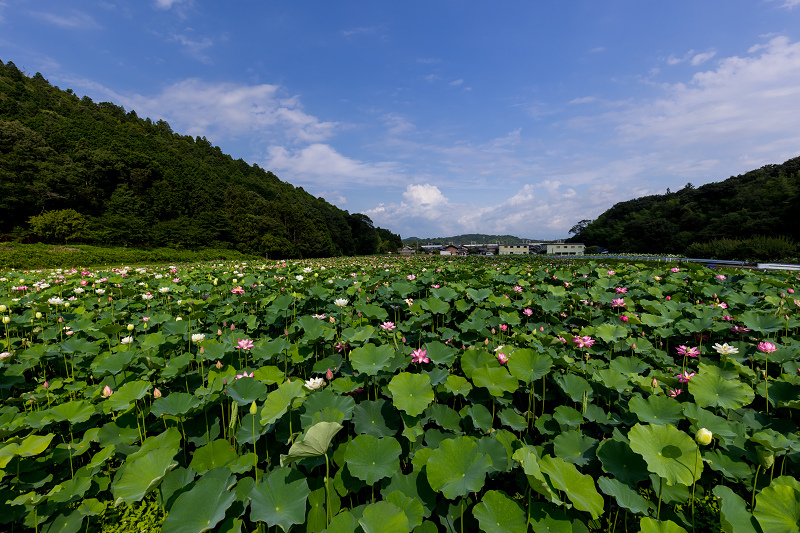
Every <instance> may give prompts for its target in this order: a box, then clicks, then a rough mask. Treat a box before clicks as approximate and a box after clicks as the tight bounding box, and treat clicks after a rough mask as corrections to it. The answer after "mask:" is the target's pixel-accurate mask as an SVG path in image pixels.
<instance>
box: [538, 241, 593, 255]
mask: <svg viewBox="0 0 800 533" xmlns="http://www.w3.org/2000/svg"><path fill="white" fill-rule="evenodd" d="M585 249H586V245H585V244H580V243H569V244H567V243H563V242H555V243H548V244H547V254H548V255H583V251H584V250H585Z"/></svg>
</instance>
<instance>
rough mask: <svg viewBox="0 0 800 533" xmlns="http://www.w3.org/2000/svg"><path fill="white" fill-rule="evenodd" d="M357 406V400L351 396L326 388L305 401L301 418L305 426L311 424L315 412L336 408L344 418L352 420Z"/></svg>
mask: <svg viewBox="0 0 800 533" xmlns="http://www.w3.org/2000/svg"><path fill="white" fill-rule="evenodd" d="M355 406H356V402H355V400H353V398H351V397H350V396H342V395H341V394H336V393H335V392H333V391H332V390H331V389H330V388H326V389H323V390H321V391H318V392H315V393H314V394H311V395H310V396H309V397H308V399H306V401H305V402H303V407H305V412H304V413H303V414H301V415H300V420H301V421H302V422H303V426H309V425H311V419H312V417H313V416H314V414H315V413H318V412H320V411H322V410H323V409H325V408H330V409H336V410H337V411H339V412H341V414H342V415H343V420H350V417H351V416H352V413H353V409H354V408H355Z"/></svg>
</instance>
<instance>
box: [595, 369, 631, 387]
mask: <svg viewBox="0 0 800 533" xmlns="http://www.w3.org/2000/svg"><path fill="white" fill-rule="evenodd" d="M592 379H593V380H594V381H596V382H598V383H602V384H603V386H604V387H606V388H608V389H611V390H613V391H617V392H623V391H625V390H627V389H630V388H631V383H630V381H629V380H628V378H627V376H626V375H625V374H623V373H621V372H619V371H617V370H614V369H611V368H603V369H601V370H598V371H597V372H595V373H594V375H593V376H592Z"/></svg>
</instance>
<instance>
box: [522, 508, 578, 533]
mask: <svg viewBox="0 0 800 533" xmlns="http://www.w3.org/2000/svg"><path fill="white" fill-rule="evenodd" d="M530 514H531V517H530V524H531V528H532V529H533V531H534V533H573V529H572V520H571V519H570V518H569V517H568V516H567V514H566V513H565V512H564V511H562V510H561V509H558V508H556V507H555V506H553V505H551V504H549V503H546V502H536V501H534V502H531V504H530ZM579 531H581V529H579V528H577V527H576V528H575V532H579ZM583 531H585V530H583Z"/></svg>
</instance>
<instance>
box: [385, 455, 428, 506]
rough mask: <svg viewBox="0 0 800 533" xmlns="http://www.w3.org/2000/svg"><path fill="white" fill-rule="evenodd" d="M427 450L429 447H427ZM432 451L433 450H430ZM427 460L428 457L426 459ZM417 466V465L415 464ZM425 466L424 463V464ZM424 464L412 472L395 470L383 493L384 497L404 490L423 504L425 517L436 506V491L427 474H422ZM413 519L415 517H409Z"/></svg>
mask: <svg viewBox="0 0 800 533" xmlns="http://www.w3.org/2000/svg"><path fill="white" fill-rule="evenodd" d="M425 449H426V450H427V448H425ZM429 451H431V452H432V450H429ZM425 462H427V459H426V460H425ZM414 466H415V467H416V466H417V465H414ZM422 466H424V465H422ZM422 466H420V467H419V468H414V470H412V471H411V473H410V474H405V475H404V474H403V473H402V472H395V473H394V475H393V476H392V478H391V480H390V481H389V484H388V485H387V486H386V487H384V488H383V490H382V491H381V494H382V495H383V497H384V499H385V498H386V496H387V495H389V494H391V493H392V492H394V491H399V492H402V493H403V495H405V496H406V497H408V498H411V499H412V500H414V501H417V502H419V503H420V504H422V514H423V515H424V516H425V517H429V516H431V513H432V512H433V510H434V508H435V507H436V493H435V492H433V489H431V486H430V484H429V483H428V478H427V476H426V475H424V474H422V473H421V472H422ZM409 520H413V517H409Z"/></svg>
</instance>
